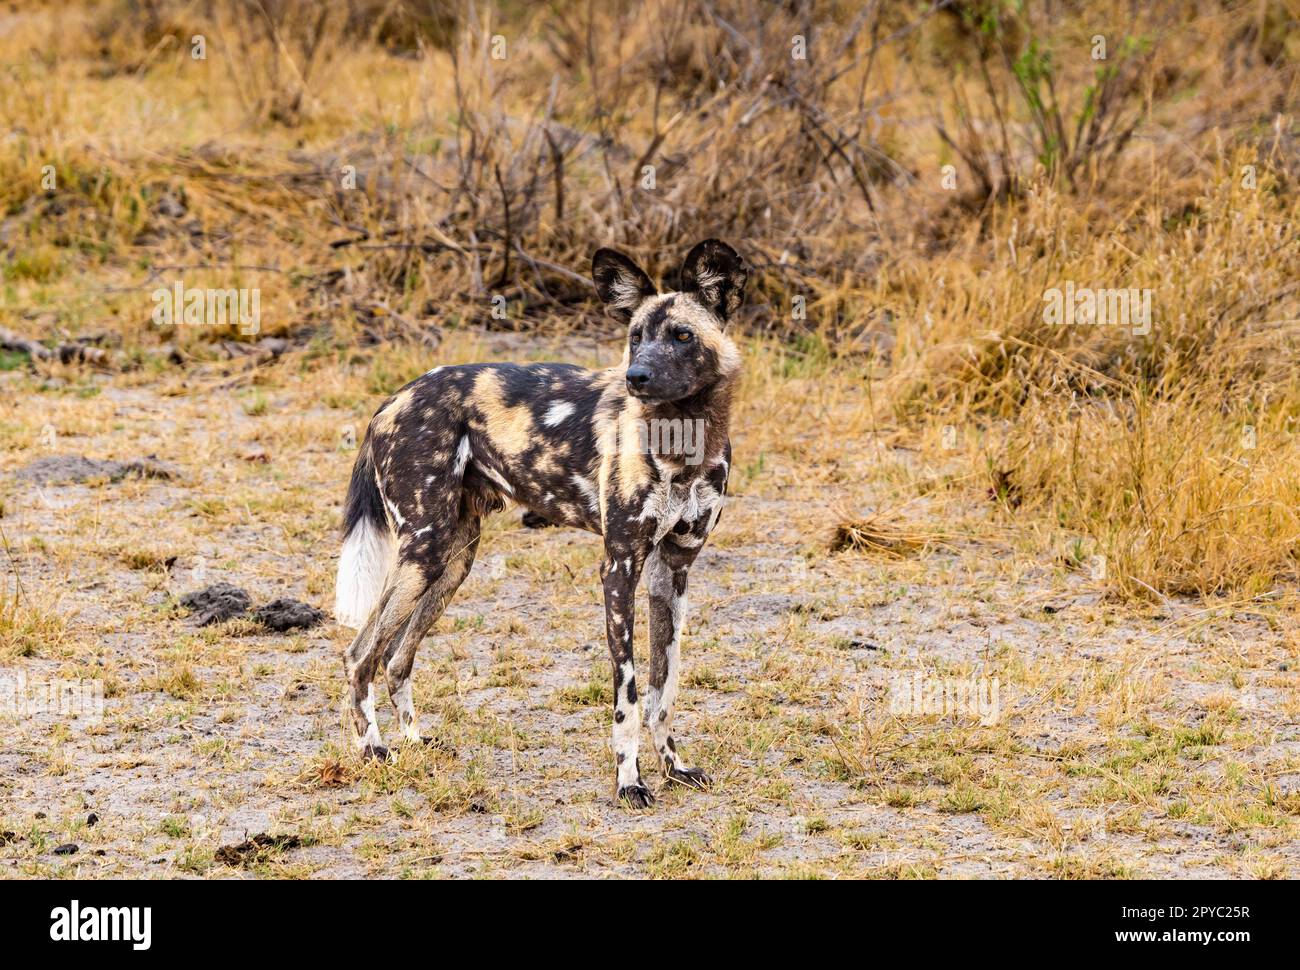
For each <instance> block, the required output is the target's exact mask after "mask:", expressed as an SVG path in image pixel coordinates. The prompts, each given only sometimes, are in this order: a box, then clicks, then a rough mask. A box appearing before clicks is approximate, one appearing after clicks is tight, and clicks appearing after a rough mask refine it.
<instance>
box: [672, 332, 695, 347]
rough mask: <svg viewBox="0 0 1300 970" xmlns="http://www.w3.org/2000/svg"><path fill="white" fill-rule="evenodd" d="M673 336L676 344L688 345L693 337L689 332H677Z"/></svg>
mask: <svg viewBox="0 0 1300 970" xmlns="http://www.w3.org/2000/svg"><path fill="white" fill-rule="evenodd" d="M673 336H674V337H675V338H677V342H678V343H682V344H688V343H690V342H691V338H692V337H693V336H694V334H692V333H691V332H690V331H689V330H678V331H677V332H676V333H675V334H673Z"/></svg>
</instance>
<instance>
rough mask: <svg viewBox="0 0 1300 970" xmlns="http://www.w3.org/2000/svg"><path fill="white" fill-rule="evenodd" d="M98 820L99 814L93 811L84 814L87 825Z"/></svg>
mask: <svg viewBox="0 0 1300 970" xmlns="http://www.w3.org/2000/svg"><path fill="white" fill-rule="evenodd" d="M98 821H99V815H98V814H96V813H95V812H91V813H90V814H89V815H87V816H86V824H87V825H94V824H95V823H96V822H98Z"/></svg>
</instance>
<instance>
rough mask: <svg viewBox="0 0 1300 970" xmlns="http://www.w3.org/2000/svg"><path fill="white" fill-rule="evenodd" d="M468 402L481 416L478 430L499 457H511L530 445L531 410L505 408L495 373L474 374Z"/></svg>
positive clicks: (498, 379) (499, 381) (526, 408)
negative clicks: (484, 435) (472, 387)
mask: <svg viewBox="0 0 1300 970" xmlns="http://www.w3.org/2000/svg"><path fill="white" fill-rule="evenodd" d="M469 400H470V403H471V404H472V405H474V407H476V408H477V409H478V411H479V413H480V414H481V415H482V418H483V420H482V427H481V428H480V429H479V430H481V431H482V432H483V433H484V434H486V435H487V436H488V440H490V441H491V442H492V445H493V446H494V447H495V448H496V449H497V450H498V451H500V452H501V454H503V455H507V456H509V457H515V456H516V455H520V454H522V453H523V452H524V451H525V449H527V448H528V446H529V445H530V444H531V443H532V436H533V413H532V411H530V410H529V409H528V407H527V406H526V405H523V404H516V405H515V406H514V407H507V406H506V404H505V400H504V397H503V395H502V393H501V380H500V378H499V377H497V375H496V373H495V372H493V371H490V370H485V371H483V372H482V373H481V374H479V375H478V377H477V378H476V379H475V380H474V390H473V391H472V392H471V393H470V396H469ZM471 423H473V422H471Z"/></svg>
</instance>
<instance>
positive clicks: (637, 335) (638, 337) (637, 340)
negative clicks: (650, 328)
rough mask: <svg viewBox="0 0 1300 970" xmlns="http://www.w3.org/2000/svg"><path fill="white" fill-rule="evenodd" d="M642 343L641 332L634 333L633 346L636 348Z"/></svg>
mask: <svg viewBox="0 0 1300 970" xmlns="http://www.w3.org/2000/svg"><path fill="white" fill-rule="evenodd" d="M640 342H641V334H640V332H639V331H636V332H633V334H632V346H633V347H635V346H636V345H637V344H639V343H640Z"/></svg>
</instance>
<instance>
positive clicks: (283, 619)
mask: <svg viewBox="0 0 1300 970" xmlns="http://www.w3.org/2000/svg"><path fill="white" fill-rule="evenodd" d="M253 619H255V620H257V622H258V623H261V624H262V625H263V626H266V627H270V628H271V629H272V630H274V631H275V632H276V633H283V632H285V631H286V630H294V629H303V630H307V629H310V628H311V627H314V626H317V625H318V624H321V623H324V622H325V613H324V612H323V611H322V610H318V609H316V607H314V606H308V605H307V604H306V603H301V602H299V601H298V600H294V599H284V598H282V599H278V600H274V601H272V602H270V603H267V604H266V605H265V606H263V607H260V608H259V609H257V610H255V611H254V612H253Z"/></svg>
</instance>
